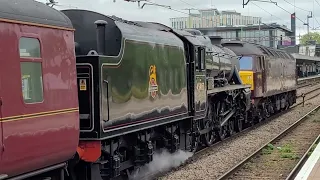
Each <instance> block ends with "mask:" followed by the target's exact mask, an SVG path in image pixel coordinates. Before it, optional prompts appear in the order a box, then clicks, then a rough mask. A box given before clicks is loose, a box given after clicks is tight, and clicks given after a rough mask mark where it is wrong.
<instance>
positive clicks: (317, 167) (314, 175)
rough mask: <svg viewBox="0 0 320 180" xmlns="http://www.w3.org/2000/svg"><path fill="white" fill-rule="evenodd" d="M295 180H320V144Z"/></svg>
mask: <svg viewBox="0 0 320 180" xmlns="http://www.w3.org/2000/svg"><path fill="white" fill-rule="evenodd" d="M294 180H320V143H319V144H318V145H317V147H316V148H315V149H314V151H313V153H312V154H311V156H310V157H309V158H308V160H307V161H306V162H305V164H304V165H303V167H302V168H301V170H300V171H299V173H298V174H297V176H296V177H295V179H294Z"/></svg>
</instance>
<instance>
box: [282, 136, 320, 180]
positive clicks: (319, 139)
mask: <svg viewBox="0 0 320 180" xmlns="http://www.w3.org/2000/svg"><path fill="white" fill-rule="evenodd" d="M319 142H320V135H318V137H317V139H316V140H315V141H314V142H313V143H312V145H311V146H310V147H309V149H308V150H307V152H305V153H304V155H303V156H302V158H301V159H300V161H299V162H298V163H297V165H296V166H295V167H294V168H293V170H292V171H291V172H290V174H289V175H288V177H287V178H286V180H293V179H294V178H295V177H296V176H297V174H298V173H299V171H300V170H301V168H302V167H303V165H304V164H305V162H306V161H307V160H308V158H309V156H310V155H311V154H312V152H313V150H314V149H315V148H316V146H317V144H318V143H319Z"/></svg>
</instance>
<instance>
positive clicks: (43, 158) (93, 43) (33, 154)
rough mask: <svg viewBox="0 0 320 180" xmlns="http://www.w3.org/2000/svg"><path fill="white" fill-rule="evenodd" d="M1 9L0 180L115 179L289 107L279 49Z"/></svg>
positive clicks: (79, 13)
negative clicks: (160, 155) (158, 155)
mask: <svg viewBox="0 0 320 180" xmlns="http://www.w3.org/2000/svg"><path fill="white" fill-rule="evenodd" d="M0 4H1V6H0V39H1V42H0V51H1V54H2V58H0V61H1V66H0V118H1V121H0V180H2V179H26V178H31V179H34V178H35V177H40V178H47V177H51V178H54V179H65V178H67V179H84V180H87V179H91V180H99V179H113V178H117V177H121V176H126V175H128V174H129V173H130V172H131V171H132V170H134V169H135V168H136V167H139V166H143V165H145V164H147V163H149V162H151V161H152V160H153V155H154V153H155V151H157V150H159V149H163V148H165V149H167V150H169V151H170V152H176V151H177V150H179V149H182V150H186V151H191V152H195V151H196V150H197V149H198V147H199V145H206V146H209V145H211V144H213V143H214V142H216V141H218V140H223V139H224V138H225V137H227V136H231V135H232V134H233V133H235V132H239V131H241V130H242V129H243V125H251V124H253V123H255V122H260V121H261V120H262V119H261V118H264V117H268V116H270V115H271V114H273V113H276V112H277V111H281V110H283V109H286V108H288V107H289V106H291V105H292V104H293V103H295V100H296V94H295V91H296V76H295V60H294V59H293V58H292V57H291V56H290V55H288V54H287V53H285V52H282V51H279V50H275V49H271V48H267V47H263V46H260V45H257V44H250V43H245V42H238V41H237V42H222V40H221V38H220V37H215V36H211V37H208V36H204V35H202V34H201V33H200V32H198V31H196V30H176V29H172V28H170V27H167V26H165V25H162V24H159V23H152V22H140V21H135V22H133V21H127V20H123V19H121V18H118V17H115V16H106V15H103V14H100V13H97V12H92V11H87V10H79V9H74V10H63V11H57V10H55V9H53V8H50V7H48V6H46V5H44V4H42V3H39V2H36V1H33V0H2V1H1V2H0ZM9 11H10V12H9Z"/></svg>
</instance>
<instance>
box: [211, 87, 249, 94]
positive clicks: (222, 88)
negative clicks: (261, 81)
mask: <svg viewBox="0 0 320 180" xmlns="http://www.w3.org/2000/svg"><path fill="white" fill-rule="evenodd" d="M250 87H251V86H250V85H229V86H225V87H216V88H213V89H211V90H208V91H207V94H214V93H218V92H222V91H228V90H235V89H244V88H250Z"/></svg>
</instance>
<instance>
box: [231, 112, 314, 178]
mask: <svg viewBox="0 0 320 180" xmlns="http://www.w3.org/2000/svg"><path fill="white" fill-rule="evenodd" d="M319 118H320V111H319V110H318V112H315V113H314V114H311V115H310V116H308V119H306V120H304V121H303V122H302V123H301V124H300V125H299V126H297V127H296V128H295V129H293V130H292V131H291V132H289V133H288V134H287V135H285V136H284V137H282V138H281V139H279V140H277V141H276V142H274V143H273V144H272V145H269V146H268V147H267V148H264V149H263V150H262V152H261V153H259V154H258V155H257V156H255V157H254V158H253V159H251V160H250V161H249V162H247V163H246V164H244V165H243V166H242V167H241V168H240V169H239V170H238V171H237V172H235V173H234V174H233V176H232V177H230V178H228V179H230V180H231V179H234V180H251V179H252V180H254V179H261V178H262V179H274V180H276V179H279V180H283V179H286V178H287V176H288V175H289V174H290V172H291V171H292V170H293V168H294V167H295V166H296V164H297V163H298V162H299V160H300V158H301V157H302V156H303V155H304V154H305V153H306V152H307V150H308V149H309V147H310V146H311V145H312V143H313V142H314V140H315V139H317V137H318V135H319V132H320V120H319Z"/></svg>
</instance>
